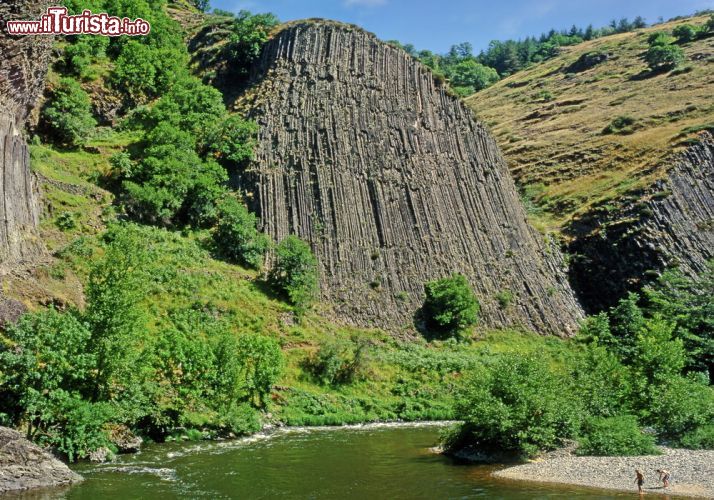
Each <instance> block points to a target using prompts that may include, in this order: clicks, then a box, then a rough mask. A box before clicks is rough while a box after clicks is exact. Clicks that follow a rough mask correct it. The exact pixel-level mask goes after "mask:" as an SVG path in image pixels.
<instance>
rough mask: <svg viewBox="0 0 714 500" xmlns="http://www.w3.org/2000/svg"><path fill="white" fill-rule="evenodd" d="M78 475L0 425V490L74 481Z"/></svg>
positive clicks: (17, 433) (56, 484) (80, 477)
mask: <svg viewBox="0 0 714 500" xmlns="http://www.w3.org/2000/svg"><path fill="white" fill-rule="evenodd" d="M81 480H82V476H80V475H79V474H76V473H74V472H72V471H71V470H70V469H69V468H68V467H67V466H66V465H65V464H63V463H62V462H60V461H59V460H57V459H56V458H54V457H53V456H52V455H50V454H49V453H47V452H46V451H44V450H43V449H42V448H40V447H39V446H36V445H34V444H32V443H31V442H29V441H28V440H27V439H25V438H24V437H23V436H22V434H20V433H19V432H17V431H14V430H12V429H8V428H6V427H0V494H2V493H7V492H10V491H19V490H28V489H31V488H46V487H49V486H62V485H68V484H72V483H76V482H79V481H81Z"/></svg>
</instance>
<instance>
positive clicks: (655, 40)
mask: <svg viewBox="0 0 714 500" xmlns="http://www.w3.org/2000/svg"><path fill="white" fill-rule="evenodd" d="M672 42H674V38H672V37H671V36H670V35H669V33H666V32H664V31H655V32H654V33H650V35H649V36H648V37H647V44H648V45H649V46H650V47H654V46H657V45H670V44H671V43H672Z"/></svg>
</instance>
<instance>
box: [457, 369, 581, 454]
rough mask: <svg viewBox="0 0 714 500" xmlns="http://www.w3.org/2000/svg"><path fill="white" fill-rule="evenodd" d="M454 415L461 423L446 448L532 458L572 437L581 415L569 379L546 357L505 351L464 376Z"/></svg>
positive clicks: (577, 427) (576, 429)
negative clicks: (465, 447)
mask: <svg viewBox="0 0 714 500" xmlns="http://www.w3.org/2000/svg"><path fill="white" fill-rule="evenodd" d="M456 416H457V418H459V419H460V420H463V421H464V424H463V425H462V426H461V428H460V430H459V432H458V434H456V435H454V436H452V437H451V439H450V441H449V442H447V446H449V447H451V448H458V447H459V446H460V445H463V444H464V443H469V444H472V445H474V446H476V447H478V448H479V449H483V450H494V451H495V450H498V451H512V452H516V453H519V454H522V455H525V456H533V455H535V454H536V453H538V452H539V451H541V450H549V449H553V448H555V447H557V446H558V445H559V444H560V441H561V439H564V438H571V437H574V436H575V434H576V433H577V431H578V429H579V426H580V421H581V419H582V416H583V413H582V409H581V408H580V406H579V403H578V401H577V399H576V398H574V397H573V395H572V391H571V390H570V387H569V385H568V383H567V382H566V381H565V380H564V379H563V377H562V376H561V375H559V374H557V373H554V372H553V371H551V369H550V368H549V367H548V365H547V363H546V361H545V360H542V359H540V358H535V357H521V356H520V355H504V356H501V357H499V358H498V359H497V360H496V361H495V362H494V363H493V365H492V366H491V367H489V368H488V369H480V370H477V371H475V372H474V374H473V375H472V376H471V377H470V378H469V379H468V381H467V382H466V387H465V389H464V392H463V394H462V395H461V396H460V397H459V399H458V401H457V404H456Z"/></svg>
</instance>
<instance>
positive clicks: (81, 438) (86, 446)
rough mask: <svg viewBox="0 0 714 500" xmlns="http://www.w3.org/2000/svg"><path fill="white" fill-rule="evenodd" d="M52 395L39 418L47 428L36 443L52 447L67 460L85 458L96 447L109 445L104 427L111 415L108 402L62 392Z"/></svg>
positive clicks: (108, 446)
mask: <svg viewBox="0 0 714 500" xmlns="http://www.w3.org/2000/svg"><path fill="white" fill-rule="evenodd" d="M53 396H55V397H52V398H50V399H49V401H48V405H47V406H48V407H47V411H43V412H42V416H41V417H40V419H41V420H42V421H43V424H44V427H45V428H46V429H48V432H46V433H45V434H43V435H41V436H39V437H38V441H39V443H40V444H44V445H49V446H52V447H53V448H55V449H56V450H57V451H59V452H60V453H62V454H64V455H66V456H67V458H68V460H69V461H70V462H74V461H75V460H78V459H81V458H87V457H88V456H89V454H90V453H91V452H93V451H95V450H98V449H99V448H102V447H106V448H111V447H112V444H111V442H110V441H109V437H108V436H107V432H106V431H105V430H104V426H105V424H106V423H107V421H108V420H109V418H110V415H111V408H110V406H109V405H108V404H106V403H91V402H88V401H85V400H82V399H80V398H78V397H72V396H69V395H68V394H66V393H64V394H55V395H53ZM57 396H58V397H57Z"/></svg>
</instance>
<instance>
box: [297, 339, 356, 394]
mask: <svg viewBox="0 0 714 500" xmlns="http://www.w3.org/2000/svg"><path fill="white" fill-rule="evenodd" d="M367 347H368V345H367V344H366V343H365V342H357V343H355V342H352V341H348V340H339V339H335V340H331V341H327V342H323V343H322V344H320V347H319V348H318V350H317V351H316V352H315V353H313V354H312V355H311V356H310V357H309V358H307V360H306V361H305V368H306V369H307V371H308V372H310V373H311V374H312V375H313V376H314V377H315V378H316V379H317V380H318V381H320V383H322V384H325V385H337V384H350V383H352V382H353V381H354V380H356V379H358V378H360V377H362V376H364V374H365V371H366V369H367Z"/></svg>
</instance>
